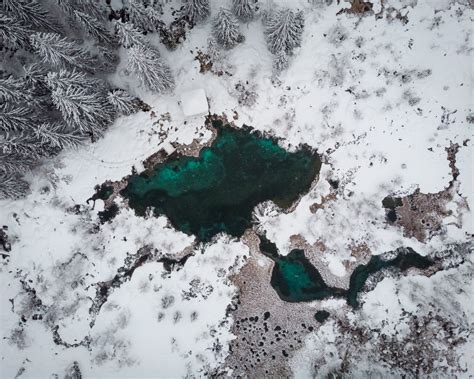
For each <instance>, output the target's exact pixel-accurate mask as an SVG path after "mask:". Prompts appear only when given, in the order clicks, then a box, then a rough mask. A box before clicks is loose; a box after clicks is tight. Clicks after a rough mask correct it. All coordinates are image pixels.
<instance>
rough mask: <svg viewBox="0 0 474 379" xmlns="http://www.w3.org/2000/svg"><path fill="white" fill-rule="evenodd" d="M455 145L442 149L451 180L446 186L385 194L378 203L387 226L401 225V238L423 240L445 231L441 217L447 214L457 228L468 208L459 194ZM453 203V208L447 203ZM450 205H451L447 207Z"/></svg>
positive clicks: (456, 148) (446, 216)
mask: <svg viewBox="0 0 474 379" xmlns="http://www.w3.org/2000/svg"><path fill="white" fill-rule="evenodd" d="M459 148H460V146H459V144H451V146H449V147H447V148H446V153H447V156H448V162H449V167H450V168H451V175H452V180H451V181H450V182H449V185H448V187H447V188H445V189H444V190H442V191H439V192H437V193H428V194H425V193H421V192H420V190H419V189H416V190H415V192H414V193H412V194H410V195H408V196H404V197H397V196H387V197H386V198H385V199H384V200H383V202H382V205H383V207H384V208H385V209H386V219H387V222H388V223H389V224H391V225H394V226H397V227H400V228H402V230H403V235H404V236H405V237H408V238H411V237H414V238H416V239H417V240H418V241H420V242H425V241H426V240H429V239H431V238H432V237H433V236H435V235H440V234H442V233H443V232H444V231H445V228H446V226H445V220H446V218H448V217H450V218H451V219H452V221H451V222H450V223H451V224H454V225H456V226H457V227H459V228H460V227H461V222H462V214H463V212H464V211H465V210H468V209H469V205H468V203H467V201H466V199H465V198H464V197H462V196H461V195H459V192H458V191H459V182H458V181H457V178H458V176H459V170H458V169H457V167H456V154H457V152H458V151H459ZM451 204H454V205H455V208H456V211H453V210H452V209H450V207H448V205H451ZM451 208H452V207H451Z"/></svg>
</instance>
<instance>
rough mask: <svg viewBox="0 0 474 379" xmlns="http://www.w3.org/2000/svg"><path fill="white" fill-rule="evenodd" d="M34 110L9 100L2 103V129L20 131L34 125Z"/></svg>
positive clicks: (0, 116) (0, 123) (0, 113)
mask: <svg viewBox="0 0 474 379" xmlns="http://www.w3.org/2000/svg"><path fill="white" fill-rule="evenodd" d="M32 113H33V112H32V110H31V109H29V108H27V107H25V106H16V105H13V104H11V103H8V102H3V103H0V131H2V130H3V131H4V132H9V131H20V130H26V129H29V128H32V127H34V125H35V124H34V121H33V120H32V117H31V115H32Z"/></svg>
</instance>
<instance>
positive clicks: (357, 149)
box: [0, 0, 474, 378]
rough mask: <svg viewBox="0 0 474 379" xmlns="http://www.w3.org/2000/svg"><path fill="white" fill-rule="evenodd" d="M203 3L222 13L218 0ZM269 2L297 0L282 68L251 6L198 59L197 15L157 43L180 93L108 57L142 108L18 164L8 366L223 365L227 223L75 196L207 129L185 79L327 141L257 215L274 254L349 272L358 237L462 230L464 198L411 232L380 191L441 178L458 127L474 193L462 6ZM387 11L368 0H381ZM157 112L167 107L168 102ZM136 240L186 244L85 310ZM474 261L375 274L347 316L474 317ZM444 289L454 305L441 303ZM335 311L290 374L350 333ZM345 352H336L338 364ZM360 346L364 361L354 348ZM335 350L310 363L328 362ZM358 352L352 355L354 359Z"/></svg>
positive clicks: (468, 46) (244, 111)
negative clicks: (293, 240) (203, 65)
mask: <svg viewBox="0 0 474 379" xmlns="http://www.w3.org/2000/svg"><path fill="white" fill-rule="evenodd" d="M211 3H212V6H213V13H216V11H217V8H218V6H220V5H222V4H224V3H225V4H227V3H228V2H227V1H225V2H224V1H218V0H215V1H213V2H211ZM229 3H230V2H229ZM263 3H264V4H263V6H262V7H263V8H266V7H267V6H268V7H274V6H289V7H294V8H300V9H304V14H305V31H304V35H303V42H302V46H301V47H300V48H298V49H296V50H295V52H294V56H293V57H291V59H290V66H289V68H288V69H287V70H286V71H284V72H283V73H282V74H280V75H279V76H275V74H274V73H273V70H272V56H271V54H270V53H269V52H268V50H267V48H266V44H265V37H264V33H263V26H262V22H261V20H255V21H252V22H250V23H248V24H242V25H241V31H242V33H243V34H244V36H245V41H244V42H243V43H241V44H239V45H238V46H236V47H235V48H233V49H232V50H228V51H222V52H221V58H220V59H221V61H220V62H215V64H216V65H217V64H219V65H220V66H221V67H223V68H224V71H225V73H224V74H223V75H221V76H219V75H216V74H214V73H212V72H206V73H200V72H199V69H200V67H199V61H198V60H196V59H195V58H196V55H197V53H198V51H203V52H206V51H207V39H208V37H209V35H210V33H211V25H210V23H204V24H200V25H197V26H196V27H195V28H194V29H192V30H191V31H190V32H189V33H188V35H187V38H186V40H185V41H184V42H183V43H182V44H181V45H179V46H178V47H177V49H176V50H174V51H167V50H166V49H165V48H164V47H161V46H159V48H160V50H161V53H162V56H163V58H164V59H165V60H166V61H167V62H168V63H169V64H170V66H171V67H172V70H173V73H174V75H175V79H176V84H177V85H176V89H175V92H174V93H173V94H168V95H161V96H157V95H154V94H151V93H149V92H146V91H145V90H144V89H142V88H136V86H134V85H132V84H133V83H132V81H131V80H130V79H129V78H127V77H125V76H124V72H123V67H119V70H118V72H117V73H116V74H115V75H114V77H113V80H114V81H116V83H119V84H120V85H121V86H123V87H127V86H128V88H127V89H129V90H130V92H132V93H133V94H135V95H138V96H140V97H141V98H142V100H144V101H145V102H146V103H147V104H149V105H150V106H151V107H152V111H151V112H147V113H145V112H140V113H138V114H135V115H131V116H128V117H122V118H120V119H119V120H117V121H116V122H115V123H114V125H113V126H112V127H111V128H110V129H109V130H108V131H107V132H106V133H105V136H104V138H102V139H100V140H99V141H97V142H96V143H94V144H90V145H86V146H84V147H81V148H79V149H78V150H76V151H68V152H65V153H62V154H61V155H60V156H58V157H57V158H55V159H54V160H53V161H49V162H46V163H45V164H44V165H43V166H42V167H40V169H39V170H37V171H35V172H34V173H33V174H31V175H30V176H29V177H28V178H27V179H28V181H29V182H30V183H31V187H32V191H31V194H30V195H29V196H28V197H26V198H25V199H23V200H16V201H9V200H2V201H0V226H3V225H5V226H7V227H8V229H7V230H6V232H7V234H8V236H9V239H10V241H11V244H12V249H11V252H10V253H9V257H8V258H4V259H3V261H2V263H1V272H0V280H1V287H2V291H1V294H0V312H1V321H0V325H1V336H2V341H1V361H0V376H1V377H5V378H13V377H15V375H17V374H21V377H32V378H33V377H37V378H47V377H54V376H53V375H54V374H57V375H59V377H63V375H64V372H65V370H66V369H67V367H69V366H70V365H71V364H72V362H74V361H77V362H78V364H79V366H80V368H81V371H82V373H83V375H84V377H85V378H106V377H110V378H112V377H113V378H118V377H183V376H186V375H188V376H190V377H193V376H206V374H207V373H209V372H210V371H212V370H215V369H217V368H218V367H219V366H220V365H223V364H224V360H225V357H226V355H227V354H228V345H229V341H230V340H232V338H233V336H232V334H231V333H230V325H231V324H232V317H231V315H229V314H228V313H227V308H228V306H229V305H230V304H231V302H232V299H233V297H234V296H235V295H236V294H237V290H238V289H237V288H235V286H234V285H233V284H232V282H231V281H230V279H229V276H230V275H231V274H235V273H237V272H238V269H239V268H240V267H241V266H242V264H244V257H245V256H247V255H248V247H247V246H246V245H245V244H244V243H243V242H240V241H236V240H229V239H228V238H227V237H225V236H220V237H219V238H217V239H216V240H215V241H213V242H212V243H211V244H207V245H206V246H201V245H197V246H193V238H192V237H190V236H186V235H185V234H183V233H180V232H178V231H176V230H174V229H172V228H171V227H170V226H169V225H168V223H167V220H166V218H164V217H159V218H154V217H148V218H140V217H137V216H135V215H134V214H133V212H132V211H131V210H128V209H126V207H122V209H121V211H120V213H119V215H118V216H117V217H116V218H115V219H114V220H113V221H112V222H111V223H106V224H104V225H100V226H98V225H99V222H98V215H97V213H98V211H100V206H99V204H98V206H97V207H96V208H95V209H92V204H91V205H88V204H86V200H87V199H88V198H89V197H90V196H91V195H92V194H93V193H94V186H95V185H97V184H101V183H103V182H104V181H106V180H112V181H118V180H121V179H122V178H123V177H125V176H126V175H129V174H130V173H131V169H132V166H135V168H137V170H138V171H140V170H142V168H143V165H142V162H143V160H144V159H145V158H147V157H148V156H150V155H151V154H153V153H155V152H156V151H157V150H158V149H159V148H160V144H161V143H163V142H164V141H165V142H170V143H174V144H189V143H191V142H192V141H193V139H198V140H200V141H202V142H205V141H206V140H207V139H209V138H210V136H211V133H210V132H209V131H208V130H206V129H205V128H204V116H198V117H193V118H191V119H187V118H186V117H185V115H184V114H183V111H182V108H181V107H180V105H179V100H180V95H181V94H182V93H185V92H187V91H192V90H197V89H204V90H205V93H206V96H207V98H208V100H209V107H210V111H211V112H212V113H216V114H225V115H226V116H227V117H228V118H229V119H231V118H232V117H234V116H235V115H238V119H237V120H236V121H235V123H236V124H237V125H239V126H240V125H242V124H248V125H251V126H253V127H254V128H255V129H258V130H261V131H264V132H267V133H270V134H272V135H274V136H276V137H279V138H281V143H282V144H283V145H284V146H285V147H287V148H289V149H295V148H297V146H298V145H300V144H302V143H305V144H308V145H310V146H312V147H314V148H317V149H318V151H319V152H320V153H321V154H322V155H323V158H324V159H325V164H324V165H323V168H322V170H321V173H320V179H319V182H318V184H317V185H316V186H315V188H313V189H312V190H311V191H310V193H308V194H306V195H305V196H304V197H303V198H302V199H301V201H300V202H299V204H298V206H297V207H296V208H295V209H294V210H293V211H292V212H290V213H288V214H286V213H282V212H269V213H267V214H265V215H264V216H262V217H261V218H260V223H259V228H260V229H261V230H263V231H265V233H266V234H267V236H268V237H269V238H270V239H271V240H273V241H275V243H276V244H277V245H278V247H279V249H280V251H281V252H285V251H286V252H287V251H289V246H290V237H291V236H294V235H299V236H301V237H302V238H304V239H305V240H306V242H307V243H309V244H312V245H313V244H317V243H320V244H324V246H325V252H324V254H325V256H323V260H324V261H325V262H326V263H327V267H328V270H329V272H330V273H331V274H332V275H334V276H337V277H343V276H345V275H347V270H346V268H347V267H353V264H355V263H356V262H357V258H356V257H355V256H354V255H353V254H352V251H353V249H351V247H353V246H357V245H360V244H362V243H364V244H366V245H367V248H368V249H369V251H370V252H371V253H372V254H380V253H383V252H385V251H388V250H392V249H394V248H397V247H399V246H410V247H412V248H413V249H414V250H416V251H417V252H418V253H420V254H423V255H424V254H430V253H431V252H433V251H434V250H443V248H444V247H446V246H447V245H448V244H451V243H461V242H466V241H470V240H472V235H473V233H474V229H473V216H472V213H471V211H470V210H468V209H462V210H458V209H457V208H456V207H453V209H455V212H459V213H460V214H459V217H461V218H462V221H463V222H462V224H461V225H459V224H456V223H452V222H449V220H447V221H446V222H445V225H444V229H443V232H442V233H441V234H439V235H437V236H435V237H433V238H431V239H429V240H427V241H424V242H420V241H418V240H415V239H414V238H406V237H404V235H403V231H402V230H400V229H399V228H396V227H394V226H390V225H388V224H387V223H386V221H385V210H384V209H383V208H382V205H381V202H382V199H383V198H384V197H386V196H387V195H393V194H397V195H401V196H403V195H408V194H410V193H412V192H413V191H414V190H415V189H416V188H419V189H420V191H421V192H422V193H436V192H439V191H442V190H443V189H444V188H446V187H447V186H448V184H449V182H450V180H451V179H452V177H451V169H450V167H449V162H448V159H447V153H446V151H445V148H447V147H449V146H450V144H451V143H458V144H459V145H460V150H459V152H458V154H457V156H456V166H457V168H458V169H459V171H460V175H459V178H458V182H459V195H460V196H463V197H465V198H466V199H467V203H468V205H469V207H470V208H471V209H472V207H473V206H474V199H473V194H474V188H473V187H474V185H473V169H472V165H473V149H472V144H473V143H474V138H473V137H474V136H473V130H472V125H473V124H472V123H473V118H474V110H473V109H472V107H473V92H472V88H473V78H474V76H473V65H472V50H473V47H472V19H473V17H474V11H473V9H472V6H470V5H469V4H468V2H467V1H466V2H462V1H448V0H443V1H441V0H437V1H434V0H430V1H427V0H426V1H421V0H420V1H417V0H399V1H396V0H385V1H384V3H385V11H384V12H385V13H383V14H382V15H383V17H382V18H379V19H376V17H375V16H374V15H368V16H365V17H359V16H357V15H350V14H345V13H343V14H340V15H337V16H336V13H337V12H338V11H339V10H340V9H342V8H345V7H347V4H337V3H336V2H333V4H332V5H330V6H326V5H321V6H317V5H314V4H309V3H308V2H307V1H304V0H298V1H284V0H278V1H274V2H273V3H274V5H271V4H268V5H267V4H266V2H263ZM316 3H317V1H316ZM321 3H322V2H321ZM464 3H466V4H464ZM390 6H393V7H395V8H396V9H401V8H403V9H402V10H401V13H402V15H405V14H407V18H408V22H407V23H406V24H404V23H403V22H402V21H401V20H399V19H396V18H395V19H393V20H389V19H388V18H387V9H388V8H389V7H390ZM380 9H381V7H380V4H378V3H377V2H375V5H374V11H375V12H376V13H377V12H379V11H380ZM392 13H393V12H392ZM151 38H154V37H153V36H152V37H151ZM157 41H158V39H156V41H154V42H156V43H157V44H158V42H157ZM249 93H250V94H251V96H249ZM166 113H169V116H170V118H169V119H168V118H167V117H162V115H165V114H166ZM328 178H331V179H337V180H339V182H340V183H341V185H340V189H339V193H338V196H337V197H336V198H335V199H334V200H331V201H328V202H326V203H325V206H324V207H322V208H321V209H318V210H317V211H316V212H314V213H313V212H311V210H310V206H311V205H312V204H314V203H319V202H320V201H321V199H322V198H323V197H324V196H326V195H328V194H329V193H330V185H329V183H328V182H327V179H328ZM76 204H80V205H81V206H82V208H81V209H79V211H77V210H74V209H72V207H74V206H75V205H76ZM190 246H191V247H190ZM143 247H150V248H152V249H156V254H157V256H162V255H166V256H169V257H173V256H179V255H180V253H182V252H183V250H185V249H186V248H188V247H190V249H191V250H193V251H194V252H195V254H194V255H192V256H191V257H190V258H189V259H188V260H187V261H186V264H185V265H184V266H183V267H181V268H179V269H178V268H175V269H174V270H172V271H171V272H168V271H166V270H165V268H164V267H163V266H164V265H163V263H157V262H147V263H145V264H143V265H141V266H140V267H138V268H137V269H136V270H135V271H134V273H133V275H132V276H131V278H130V280H127V281H125V282H124V283H122V284H121V285H120V286H119V287H117V288H115V289H114V290H113V292H112V293H111V294H110V295H109V297H108V299H107V301H106V302H105V303H104V304H103V306H102V307H101V309H100V311H99V312H98V314H96V315H95V314H94V313H93V312H90V311H89V309H90V308H91V306H92V305H93V302H94V299H95V298H96V288H97V285H96V284H97V283H100V282H106V281H109V280H112V279H113V278H114V276H115V275H116V274H117V273H118V272H119V271H120V270H119V269H120V268H121V267H123V266H124V262H125V259H126V258H127V256H130V255H133V254H136V253H137V251H138V250H139V249H141V248H143ZM470 259H471V258H467V259H466V263H464V264H463V265H461V266H459V268H454V269H450V270H448V271H445V272H440V273H437V274H435V275H433V276H432V277H429V278H428V277H423V276H419V277H418V276H417V277H410V276H408V277H405V278H403V279H399V278H391V277H390V278H387V279H384V280H383V281H382V282H381V283H379V285H378V286H377V287H376V288H375V290H373V291H372V292H370V293H369V294H368V295H366V298H365V301H366V302H365V304H364V306H363V308H362V309H361V310H360V311H350V314H349V315H348V316H347V317H348V319H349V320H354V319H356V320H357V319H360V320H363V321H360V322H358V321H353V322H354V323H355V324H357V327H363V328H380V325H381V324H384V325H385V328H387V331H386V333H388V334H390V333H391V334H390V335H393V333H394V330H396V329H397V328H398V327H400V328H402V329H403V321H400V320H402V316H404V314H402V313H403V312H402V308H403V310H404V312H405V311H408V312H415V311H416V310H417V309H418V310H419V309H420V307H421V308H422V307H428V305H427V304H428V303H430V305H429V307H432V308H433V309H434V310H439V309H442V312H441V311H440V312H441V313H442V317H445V318H447V319H449V320H450V321H451V322H453V323H455V324H459V325H462V326H466V325H467V326H469V325H470V326H471V327H472V322H473V318H474V315H473V312H474V310H473V308H472V302H470V298H469V297H468V296H467V294H469V293H471V292H472V276H470V275H468V274H466V271H469V270H470V269H472V268H471V266H470V264H471V263H470ZM456 270H458V271H459V273H458V271H456ZM457 275H459V278H461V279H462V280H456V277H457ZM448 279H449V280H448ZM417 291H418V292H419V293H423V294H426V296H423V297H422V296H421V295H419V293H418V295H417ZM436 293H442V294H443V296H437V294H436ZM471 295H472V294H471ZM428 298H429V300H428ZM447 298H449V299H450V303H449V304H450V307H451V308H449V307H446V306H444V305H443V307H441V306H440V304H443V303H444V302H445V301H446V299H447ZM327 303H328V304H329V302H327ZM331 304H332V303H331ZM335 304H336V305H334V307H336V308H337V307H342V305H341V302H335ZM331 307H332V305H331ZM446 308H448V309H446ZM430 309H431V308H430ZM416 312H418V311H416ZM416 312H415V313H416ZM420 312H421V311H420ZM422 313H423V312H422ZM423 314H424V313H423ZM35 315H41V317H42V319H38V318H39V317H38V316H35ZM382 321H383V322H382ZM334 323H335V321H333V320H331V321H330V322H329V323H328V324H326V325H325V326H324V327H323V328H321V329H319V331H315V332H314V333H313V334H312V335H309V336H308V340H307V347H306V348H304V349H302V350H301V351H299V352H296V355H295V357H294V358H293V359H292V361H291V362H292V366H291V367H292V369H293V372H294V374H295V375H296V376H297V377H307V376H309V375H311V372H312V369H311V365H312V364H313V363H314V362H318V360H322V359H324V357H326V355H325V354H328V353H329V352H331V351H333V352H334V351H336V350H337V349H336V347H335V346H336V343H335V342H334V341H336V340H338V339H340V338H342V337H341V335H343V332H341V331H340V328H339V329H338V327H337V326H336V325H335V324H334ZM404 330H405V331H406V330H407V329H404ZM341 333H342V334H341ZM58 334H59V336H60V338H61V339H62V342H61V341H59V342H58V338H57V336H58ZM401 335H403V332H402V333H401ZM400 338H402V337H400ZM322 340H324V341H325V344H326V345H325V346H324V348H323V347H321V342H320V341H322ZM348 341H349V340H348ZM349 342H350V341H349ZM332 343H334V345H331V344H332ZM339 343H341V344H343V343H344V341H342V342H340V341H339ZM68 344H71V345H74V344H78V346H70V345H68ZM68 346H69V347H68ZM318 349H319V350H318ZM324 349H325V351H323V350H324ZM473 349H474V344H473V340H472V337H471V336H468V337H467V338H466V341H465V342H463V343H460V344H459V346H457V347H456V349H455V354H456V355H457V358H458V359H459V360H460V362H461V366H462V367H464V368H465V369H466V371H465V372H462V373H459V375H460V376H463V377H469V376H470V375H471V376H472V375H473V374H474V368H473V367H472V362H473V361H474V358H473V357H472V351H473ZM441 351H444V350H443V349H441ZM318 354H320V355H318ZM339 358H340V357H339V356H338V355H337V354H336V355H334V362H335V361H336V360H337V359H339ZM358 359H361V360H362V361H363V360H364V359H366V360H365V361H363V363H364V364H370V363H371V361H370V360H369V358H367V356H365V355H364V352H361V353H360V357H359V358H358ZM321 362H322V361H321ZM334 362H333V361H325V363H324V364H323V363H319V365H320V366H321V367H324V370H327V371H328V372H329V371H330V370H332V369H333V366H331V365H334V367H335V366H337V364H338V363H337V362H336V363H334ZM363 363H361V366H358V367H357V370H365V368H364V367H362V366H363ZM324 365H326V366H324ZM440 365H444V362H442V363H440ZM383 369H385V370H388V368H387V367H382V366H381V368H380V370H382V371H381V372H384V371H383ZM321 372H325V371H321ZM357 372H358V373H362V372H363V371H357Z"/></svg>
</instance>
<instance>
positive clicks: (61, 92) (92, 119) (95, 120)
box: [51, 87, 114, 135]
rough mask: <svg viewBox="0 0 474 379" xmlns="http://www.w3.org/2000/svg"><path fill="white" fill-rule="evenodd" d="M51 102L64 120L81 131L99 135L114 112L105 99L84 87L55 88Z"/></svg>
mask: <svg viewBox="0 0 474 379" xmlns="http://www.w3.org/2000/svg"><path fill="white" fill-rule="evenodd" d="M51 97H52V99H53V103H54V105H55V106H56V108H57V109H58V110H59V111H60V112H61V113H62V115H63V118H64V120H65V121H66V122H67V123H68V124H69V125H73V126H74V127H76V128H77V129H78V130H79V131H80V132H81V133H92V134H94V135H101V134H102V133H103V129H104V128H105V126H106V125H107V124H108V123H109V122H110V121H112V119H113V115H114V112H113V110H112V109H111V107H110V106H109V104H108V103H107V101H106V99H105V98H104V97H102V96H97V94H94V93H90V92H88V91H86V89H84V88H77V87H68V88H66V89H63V88H57V89H55V90H54V91H53V92H52V93H51Z"/></svg>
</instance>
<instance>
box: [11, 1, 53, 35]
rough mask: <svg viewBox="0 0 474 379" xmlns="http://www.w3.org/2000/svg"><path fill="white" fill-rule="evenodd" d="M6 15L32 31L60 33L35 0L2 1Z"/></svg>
mask: <svg viewBox="0 0 474 379" xmlns="http://www.w3.org/2000/svg"><path fill="white" fill-rule="evenodd" d="M2 2H3V9H4V10H5V11H6V12H7V14H9V15H11V16H12V17H14V18H16V19H18V20H19V21H21V22H22V23H23V24H24V25H28V26H31V27H32V28H33V29H39V30H49V31H55V32H60V30H61V28H60V27H59V26H57V25H58V24H57V22H56V21H55V20H52V19H51V17H50V16H49V14H48V12H47V11H46V10H45V9H43V7H42V6H41V5H40V4H39V3H38V2H37V1H36V0H2Z"/></svg>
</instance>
